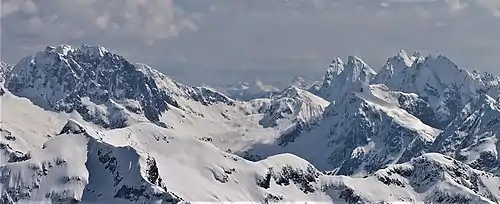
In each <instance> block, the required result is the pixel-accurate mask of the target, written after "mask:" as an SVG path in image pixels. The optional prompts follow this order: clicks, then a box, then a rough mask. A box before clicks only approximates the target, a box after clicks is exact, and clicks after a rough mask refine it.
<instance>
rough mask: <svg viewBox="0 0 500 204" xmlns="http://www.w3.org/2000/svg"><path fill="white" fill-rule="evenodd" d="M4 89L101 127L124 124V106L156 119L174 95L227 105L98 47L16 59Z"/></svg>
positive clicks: (173, 102)
mask: <svg viewBox="0 0 500 204" xmlns="http://www.w3.org/2000/svg"><path fill="white" fill-rule="evenodd" d="M6 88H7V89H8V90H10V91H11V92H12V93H13V94H15V95H18V96H21V97H26V98H29V99H30V100H32V101H33V103H35V104H36V105H38V106H41V107H44V108H46V109H49V110H54V111H63V112H67V113H70V112H73V111H76V112H78V113H79V114H80V115H81V116H82V117H83V118H84V119H85V120H86V121H90V122H93V123H95V124H98V125H101V126H103V127H105V128H121V127H124V126H126V125H127V115H128V113H127V111H129V112H132V113H135V114H140V115H143V116H144V117H146V118H147V119H148V120H150V121H152V122H157V121H159V119H160V116H161V115H162V113H163V112H165V111H167V110H169V109H170V108H174V107H175V108H181V109H182V107H181V105H180V104H179V102H178V100H176V97H184V98H187V99H188V100H194V101H198V102H200V103H202V104H204V105H211V104H214V103H217V102H223V103H227V104H231V103H232V100H231V99H229V98H227V97H226V96H224V95H222V94H220V93H218V92H215V91H211V90H208V89H204V88H192V87H187V86H183V85H181V84H178V83H176V82H174V81H172V80H170V79H168V78H167V77H166V76H164V75H163V74H161V73H159V72H158V71H156V70H153V69H152V68H150V67H148V66H147V65H143V64H132V63H130V62H129V61H127V60H126V59H125V58H124V57H122V56H120V55H117V54H113V53H111V52H108V51H107V50H105V49H104V48H102V47H94V46H87V45H83V46H82V47H80V48H77V49H73V48H71V47H69V46H60V47H57V48H53V47H47V48H46V49H45V50H44V51H41V52H39V53H37V54H36V55H35V56H32V57H27V58H24V59H23V60H21V62H19V63H18V64H17V65H16V66H15V67H14V69H13V71H12V72H11V77H10V78H9V80H8V81H7V83H6Z"/></svg>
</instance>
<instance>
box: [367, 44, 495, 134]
mask: <svg viewBox="0 0 500 204" xmlns="http://www.w3.org/2000/svg"><path fill="white" fill-rule="evenodd" d="M409 59H410V58H409V57H408V56H407V55H406V53H404V51H403V52H400V53H399V54H398V56H396V57H392V58H389V60H388V61H387V63H386V65H385V66H384V67H383V68H382V70H381V71H380V72H379V73H378V74H377V76H375V78H374V79H373V80H372V81H371V82H370V83H371V84H385V85H386V86H387V87H389V88H390V89H391V90H394V91H403V92H406V93H415V94H418V95H419V96H420V97H421V98H425V99H426V101H427V103H429V105H430V106H431V107H432V109H433V110H434V112H435V114H436V116H437V119H438V121H439V125H438V126H437V128H441V129H442V128H444V127H446V125H447V124H448V123H450V122H451V121H452V120H453V119H454V118H455V117H456V116H457V114H458V113H459V112H460V110H461V109H462V108H463V107H464V106H465V105H466V104H467V103H468V102H469V101H470V100H471V99H473V98H474V97H475V96H477V95H478V94H481V93H487V94H489V95H491V96H493V97H497V96H498V88H499V87H498V83H499V82H500V80H499V78H498V77H492V76H491V75H489V74H487V73H485V74H483V75H481V74H479V73H477V72H473V73H471V72H468V71H467V70H465V69H461V68H458V66H457V65H456V64H455V63H453V62H452V61H451V60H450V59H448V58H447V57H445V56H442V55H439V56H428V57H425V58H424V57H412V58H411V59H414V61H413V63H411V62H410V61H409Z"/></svg>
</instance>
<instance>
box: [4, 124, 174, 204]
mask: <svg viewBox="0 0 500 204" xmlns="http://www.w3.org/2000/svg"><path fill="white" fill-rule="evenodd" d="M98 137H100V136H99V135H96V133H95V131H93V130H88V129H86V128H84V127H82V126H80V125H79V124H78V123H77V122H75V121H69V122H68V123H67V124H66V125H65V126H64V128H63V130H62V131H61V134H59V135H57V136H55V137H54V138H52V139H50V140H49V141H47V142H46V143H45V144H44V145H43V147H42V149H38V150H35V151H34V152H33V153H32V154H30V157H29V158H27V159H26V160H25V161H22V162H11V163H7V164H5V165H2V166H0V172H1V175H2V179H1V181H0V193H1V198H0V202H1V203H25V202H48V203H69V202H84V203H85V202H105V203H151V202H164V203H171V202H173V203H177V202H179V201H181V199H180V198H178V197H177V196H175V195H174V194H171V193H169V192H168V191H167V189H166V187H165V184H164V183H163V182H162V181H161V180H160V181H158V180H154V179H153V178H154V175H155V173H154V172H152V171H154V170H152V169H151V166H152V163H154V160H152V161H150V160H147V158H146V159H145V158H143V157H141V155H139V154H138V152H137V151H136V150H135V149H133V148H130V147H116V146H113V145H110V144H107V143H103V142H102V141H98V140H97V138H98ZM144 159H145V160H144ZM156 173H157V172H156ZM148 174H149V175H148Z"/></svg>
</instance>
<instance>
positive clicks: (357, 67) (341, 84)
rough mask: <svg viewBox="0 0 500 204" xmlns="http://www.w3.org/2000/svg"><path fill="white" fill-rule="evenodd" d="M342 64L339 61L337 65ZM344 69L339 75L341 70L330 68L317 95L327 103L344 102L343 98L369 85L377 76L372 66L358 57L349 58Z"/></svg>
mask: <svg viewBox="0 0 500 204" xmlns="http://www.w3.org/2000/svg"><path fill="white" fill-rule="evenodd" d="M334 62H335V61H334ZM341 63H342V62H341V61H339V62H338V63H336V64H335V65H336V66H337V65H338V66H341ZM343 67H344V68H343V70H342V71H341V72H340V73H338V70H339V69H332V68H329V69H328V70H327V73H326V75H325V81H324V82H323V85H322V86H321V88H320V89H319V90H318V91H317V92H316V93H315V94H316V95H318V96H320V97H322V98H324V99H326V100H327V101H336V100H342V99H341V98H342V97H344V96H345V94H347V93H350V92H352V91H355V90H357V89H359V88H361V85H362V84H368V83H369V82H370V80H371V79H372V78H373V77H374V76H375V75H376V74H377V73H376V72H375V71H374V70H373V69H372V68H371V67H370V66H368V65H367V64H366V63H365V62H364V61H363V60H361V59H360V58H358V57H356V56H349V57H348V60H347V64H345V65H344V66H343ZM337 73H338V75H337Z"/></svg>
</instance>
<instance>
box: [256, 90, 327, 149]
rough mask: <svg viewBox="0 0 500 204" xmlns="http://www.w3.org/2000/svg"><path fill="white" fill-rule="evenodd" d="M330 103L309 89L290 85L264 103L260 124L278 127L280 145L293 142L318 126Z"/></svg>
mask: <svg viewBox="0 0 500 204" xmlns="http://www.w3.org/2000/svg"><path fill="white" fill-rule="evenodd" d="M329 104H330V103H329V102H328V101H326V100H324V99H322V98H320V97H318V96H316V95H314V94H312V93H309V92H308V91H305V90H302V89H299V88H297V87H294V86H290V87H288V88H286V89H285V90H283V91H282V92H281V93H280V94H278V95H276V96H275V98H274V99H273V100H271V101H270V102H269V103H266V104H263V105H262V106H261V109H260V110H259V112H262V113H263V114H264V116H263V118H262V119H261V120H260V121H259V124H260V125H262V126H263V127H264V128H268V127H277V128H278V129H280V130H279V134H280V137H279V138H276V139H277V140H278V141H277V143H278V144H279V145H280V146H283V145H286V144H287V143H289V142H293V141H294V140H295V139H296V137H298V136H299V135H300V133H302V132H303V131H306V130H308V129H311V128H312V127H314V126H316V125H317V123H318V122H319V121H320V120H321V118H322V115H323V112H324V110H325V108H326V107H327V106H328V105H329Z"/></svg>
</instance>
